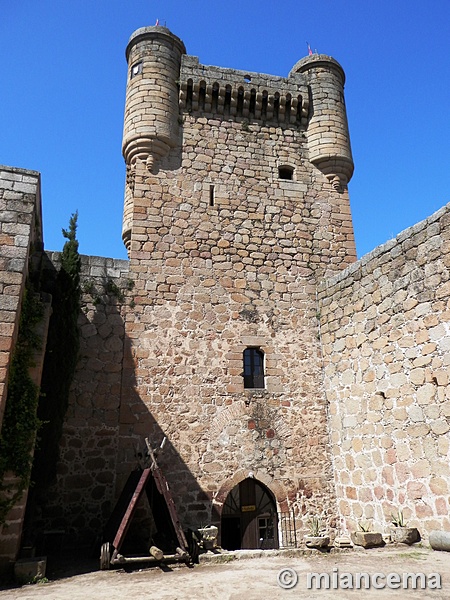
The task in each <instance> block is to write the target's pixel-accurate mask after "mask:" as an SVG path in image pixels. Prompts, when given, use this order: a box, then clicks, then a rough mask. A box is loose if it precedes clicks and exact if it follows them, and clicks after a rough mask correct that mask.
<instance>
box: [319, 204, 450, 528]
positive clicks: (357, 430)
mask: <svg viewBox="0 0 450 600" xmlns="http://www.w3.org/2000/svg"><path fill="white" fill-rule="evenodd" d="M449 269H450V205H447V206H446V207H444V208H442V209H441V210H439V211H438V212H436V213H435V214H434V215H432V216H431V217H429V218H428V219H427V220H425V221H422V222H421V223H418V224H417V225H415V226H414V227H411V228H410V229H407V230H405V231H404V232H402V233H401V234H400V235H398V236H397V238H396V239H395V240H391V241H389V242H387V243H386V244H384V245H383V246H380V247H379V248H377V249H375V250H374V251H373V252H371V253H370V254H368V255H366V256H365V257H364V258H362V259H361V260H360V261H358V262H357V263H355V264H354V265H352V266H350V267H349V268H347V269H346V270H345V271H343V272H342V273H340V274H338V275H336V276H334V277H333V278H331V279H329V280H327V281H325V282H324V283H323V284H322V285H321V287H320V289H319V296H318V298H319V311H320V322H321V328H320V329H321V341H322V350H323V356H324V375H325V389H326V395H327V402H328V406H329V433H330V440H331V449H332V454H333V468H334V476H335V482H336V494H337V497H338V505H339V512H340V515H341V517H342V520H343V523H344V524H345V525H346V526H347V527H348V528H350V529H351V528H354V527H355V525H356V524H357V522H358V521H367V522H372V523H373V524H374V526H375V528H376V529H378V530H380V531H385V530H386V527H387V525H388V524H389V522H390V517H391V515H392V513H396V512H397V511H398V510H399V509H401V510H403V511H404V516H405V518H406V520H407V521H408V522H409V523H410V525H411V526H416V527H418V528H419V530H420V532H421V533H422V535H424V536H425V537H426V536H427V534H428V533H429V532H430V531H431V530H433V529H444V530H446V531H450V518H449V502H450V433H449V432H450V393H449V385H448V383H449V364H450V335H449V333H450V311H449V308H450V284H449Z"/></svg>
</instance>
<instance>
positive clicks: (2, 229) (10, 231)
mask: <svg viewBox="0 0 450 600" xmlns="http://www.w3.org/2000/svg"><path fill="white" fill-rule="evenodd" d="M0 215H1V217H0V429H1V425H2V421H3V415H4V411H5V405H6V397H7V383H8V373H9V367H10V364H11V358H12V354H13V352H14V347H15V343H16V339H17V334H18V330H19V322H20V313H21V305H22V297H23V293H24V289H25V283H26V280H27V277H28V274H29V271H30V263H32V261H33V260H34V258H35V256H34V252H35V250H38V251H39V250H40V248H41V246H42V233H41V223H42V217H41V192H40V175H39V173H37V172H36V171H28V170H25V169H18V168H14V167H5V166H0ZM37 376H38V380H37V381H36V383H37V384H39V382H40V373H38V374H37ZM6 480H7V482H11V481H14V480H13V479H9V478H8V476H7V477H6ZM26 502H27V494H26V493H24V495H23V497H22V498H21V499H20V500H19V501H18V502H17V503H16V505H15V506H14V507H13V508H12V509H11V510H10V512H9V513H8V515H7V517H6V521H5V524H4V525H0V540H1V543H0V569H1V566H2V564H3V562H4V561H8V560H11V559H14V558H15V557H16V556H17V553H18V551H19V549H20V540H21V534H22V524H23V517H24V514H25V508H26Z"/></svg>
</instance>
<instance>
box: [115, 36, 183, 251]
mask: <svg viewBox="0 0 450 600" xmlns="http://www.w3.org/2000/svg"><path fill="white" fill-rule="evenodd" d="M185 52H186V49H185V47H184V44H183V42H182V41H181V40H180V39H179V38H178V37H177V36H175V35H173V33H171V32H170V31H169V29H167V28H166V27H159V26H154V27H142V28H141V29H138V30H137V31H135V32H134V33H133V34H132V36H131V37H130V40H129V42H128V45H127V49H126V58H127V62H128V84H127V92H126V101H125V118H124V129H123V143H122V153H123V156H124V158H125V162H126V165H127V186H126V191H125V209H124V220H123V232H122V237H123V240H124V243H125V245H126V246H127V248H128V247H129V243H130V235H131V221H132V210H133V197H134V180H135V176H136V172H137V171H139V170H143V169H145V170H147V171H148V172H150V173H151V172H152V171H153V170H154V169H156V168H157V165H158V162H159V161H160V160H161V159H162V158H164V157H165V156H167V154H168V153H169V151H170V149H171V148H174V147H175V146H176V145H177V144H178V143H179V123H178V79H179V74H180V65H181V56H182V54H184V53H185Z"/></svg>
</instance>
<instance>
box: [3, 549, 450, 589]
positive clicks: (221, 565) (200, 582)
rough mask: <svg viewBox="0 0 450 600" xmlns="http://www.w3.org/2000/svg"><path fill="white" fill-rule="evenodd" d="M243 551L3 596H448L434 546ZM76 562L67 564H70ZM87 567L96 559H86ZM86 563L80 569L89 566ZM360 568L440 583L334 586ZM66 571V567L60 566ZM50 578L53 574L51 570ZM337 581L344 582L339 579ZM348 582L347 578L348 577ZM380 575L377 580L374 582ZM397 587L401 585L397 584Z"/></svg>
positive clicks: (446, 575) (449, 579) (444, 562)
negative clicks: (323, 580)
mask: <svg viewBox="0 0 450 600" xmlns="http://www.w3.org/2000/svg"><path fill="white" fill-rule="evenodd" d="M254 554H255V553H251V552H245V551H241V552H238V553H234V554H233V555H230V554H229V555H222V556H213V555H210V554H209V553H208V555H204V556H203V557H202V561H201V563H200V564H199V565H196V566H194V567H193V568H188V567H187V566H185V565H176V566H173V567H171V568H168V569H167V570H166V571H165V572H164V571H162V570H161V569H160V568H157V567H152V568H145V569H134V570H130V571H125V570H123V569H113V570H111V571H98V570H92V571H90V572H85V573H82V574H78V575H72V576H63V575H65V574H64V573H62V574H61V578H59V579H55V580H52V581H49V582H48V583H40V584H35V585H27V586H23V587H20V588H11V589H5V588H3V589H2V590H1V591H0V599H1V600H12V599H14V600H16V599H17V600H34V599H44V598H45V600H127V599H128V598H136V599H139V600H153V599H155V600H156V599H158V600H203V599H205V600H206V599H208V600H262V599H267V598H268V599H269V600H279V599H280V600H289V599H293V598H305V599H306V598H307V599H311V598H333V599H334V598H338V599H339V598H348V597H350V598H355V599H356V598H364V599H365V598H402V599H403V598H410V597H411V599H412V598H433V599H435V600H437V599H439V600H441V599H445V600H449V599H450V553H448V552H433V551H432V550H429V549H426V548H418V547H407V546H402V547H391V548H382V549H372V550H361V551H360V550H358V551H354V550H353V551H347V552H342V553H334V554H333V553H332V554H314V555H310V556H305V555H301V554H300V553H297V555H294V554H295V552H293V551H291V552H290V553H289V552H287V553H286V552H284V553H283V552H281V551H280V552H278V554H277V555H273V554H270V553H263V552H262V553H260V554H261V556H260V557H253V558H250V557H251V556H254ZM74 568H76V567H72V570H74ZM88 568H91V569H95V568H96V565H94V564H91V566H90V567H88ZM88 568H86V567H85V569H84V570H88ZM286 568H289V569H294V570H295V572H296V574H297V576H298V583H297V585H296V586H295V587H293V588H292V589H283V588H282V587H280V585H279V583H278V576H279V573H280V571H282V570H283V569H286ZM308 572H319V573H328V574H329V575H330V581H331V584H330V585H331V588H332V589H328V590H327V589H319V590H318V589H316V588H315V584H314V588H313V589H308V588H307V573H308ZM361 572H366V573H368V574H369V575H370V576H371V577H372V576H374V575H375V574H376V573H383V574H385V575H387V574H388V573H399V574H400V575H402V574H403V573H404V572H409V573H424V574H425V575H426V576H427V582H428V581H429V580H428V577H429V575H430V574H431V573H439V574H440V576H441V584H442V588H441V589H420V584H419V586H418V589H408V590H406V589H403V588H399V589H391V588H389V587H388V586H387V585H386V587H385V588H384V589H375V588H374V587H373V586H372V585H371V587H370V589H359V590H357V589H353V590H351V589H350V590H349V589H342V585H341V584H339V587H338V589H336V588H335V589H333V587H332V586H333V579H332V574H333V573H334V574H335V577H337V576H339V578H341V577H342V574H343V573H352V574H353V575H355V574H356V573H361ZM66 574H67V569H66ZM56 576H58V574H57V573H56ZM292 576H293V575H292V572H290V571H289V572H288V573H287V574H286V573H284V574H283V575H282V576H281V580H282V581H284V582H285V583H286V584H289V583H290V582H291V581H292ZM339 581H342V580H341V579H339ZM347 581H348V580H347ZM380 581H381V583H383V581H384V580H380V579H377V580H376V581H375V583H378V584H380ZM401 585H403V584H401Z"/></svg>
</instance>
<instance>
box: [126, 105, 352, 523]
mask: <svg viewBox="0 0 450 600" xmlns="http://www.w3.org/2000/svg"><path fill="white" fill-rule="evenodd" d="M306 156H307V149H306V147H305V141H304V138H303V136H302V132H301V131H298V130H296V129H291V128H290V127H289V126H287V127H284V128H282V127H269V126H262V125H261V124H257V123H251V124H250V125H249V126H248V127H247V125H246V124H243V119H236V120H222V119H219V118H218V117H216V116H214V115H212V114H211V115H208V114H207V113H205V111H202V112H201V114H198V113H197V114H190V113H184V114H183V145H182V148H181V149H180V148H175V149H173V150H172V151H171V152H170V153H169V154H168V156H167V157H166V158H162V159H161V160H160V162H159V165H158V167H159V168H158V170H157V172H156V171H155V170H154V172H153V173H152V172H149V171H148V170H145V169H141V170H139V167H138V168H137V169H136V177H135V179H134V181H133V185H134V189H133V193H134V198H133V207H134V214H133V224H132V232H131V251H130V276H131V277H132V278H133V279H134V283H135V287H134V290H133V293H134V299H135V302H136V307H135V308H134V310H133V311H127V314H126V336H127V338H128V339H129V343H130V353H131V354H130V357H129V358H130V360H128V358H127V357H126V358H125V365H126V372H125V375H124V386H123V400H122V405H123V406H125V405H126V404H128V415H127V416H125V415H124V414H123V415H122V416H121V436H120V440H121V445H122V449H121V454H120V461H119V469H121V470H123V474H122V479H123V478H124V477H125V476H126V474H127V473H128V471H129V469H130V466H131V465H132V463H133V461H134V452H133V448H134V446H135V445H136V444H137V443H138V442H139V441H140V440H142V438H143V437H144V436H146V435H150V437H151V438H153V440H154V442H155V443H158V442H159V441H160V440H161V439H162V437H163V436H164V435H165V436H167V438H168V441H169V446H168V447H166V450H165V452H164V454H163V456H162V458H161V461H162V466H163V468H164V472H165V474H166V476H167V478H168V480H169V483H170V485H171V487H172V490H173V494H174V498H175V500H176V503H177V507H178V509H179V512H180V515H181V518H182V521H183V523H184V524H186V525H194V526H200V525H202V524H203V525H204V524H207V523H209V522H211V521H214V520H217V518H218V517H217V514H218V513H220V511H221V507H222V503H223V502H224V500H225V497H226V494H227V493H228V492H229V491H230V489H231V487H233V485H235V484H236V483H238V482H239V481H240V480H242V479H244V478H245V477H247V476H248V474H249V473H253V474H254V476H255V478H257V479H259V480H260V481H262V482H263V483H265V484H266V485H267V486H268V487H269V489H271V490H272V492H273V493H274V495H275V497H276V499H277V501H278V505H279V508H280V509H282V510H283V509H284V510H286V508H287V507H294V508H295V509H296V511H297V514H298V515H299V516H300V517H301V516H306V515H308V514H311V513H315V512H317V510H319V506H320V507H322V508H323V510H324V511H325V512H326V513H327V515H328V516H329V517H330V518H334V516H335V504H334V495H333V490H332V487H331V486H330V480H331V479H330V478H331V470H330V467H331V464H330V459H329V455H328V450H327V444H328V437H327V430H326V409H325V404H324V397H323V390H322V386H321V372H320V362H319V355H320V347H319V341H318V335H317V334H318V329H317V324H318V323H317V317H316V300H315V294H316V278H317V277H318V274H322V273H323V272H325V271H326V270H329V269H332V270H336V269H338V268H342V267H343V266H345V265H346V264H349V263H350V262H351V261H352V260H354V259H355V250H354V241H353V231H352V228H351V216H350V210H349V206H348V196H347V194H346V192H342V193H338V192H337V191H336V190H334V189H333V188H332V186H331V185H330V184H329V183H328V180H327V179H326V178H325V176H324V175H323V174H322V173H321V172H320V171H318V170H317V169H316V168H314V167H313V166H312V165H311V164H310V163H309V162H308V160H307V158H306ZM280 164H289V165H292V168H293V170H294V177H293V180H283V179H280V178H279V173H278V166H279V165H280ZM246 347H259V348H261V349H262V350H263V351H264V354H265V361H266V363H265V366H266V389H265V390H260V391H255V390H245V389H244V382H243V377H242V371H243V351H244V349H245V348H246ZM300 527H301V521H300Z"/></svg>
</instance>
